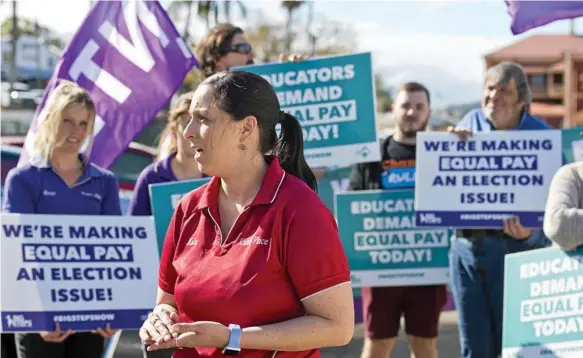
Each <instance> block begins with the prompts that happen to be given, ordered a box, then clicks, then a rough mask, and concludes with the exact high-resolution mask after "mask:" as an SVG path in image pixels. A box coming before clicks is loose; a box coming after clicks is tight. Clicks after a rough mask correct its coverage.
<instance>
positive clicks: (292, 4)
mask: <svg viewBox="0 0 583 358" xmlns="http://www.w3.org/2000/svg"><path fill="white" fill-rule="evenodd" d="M304 3H305V1H287V0H286V1H282V2H281V6H283V7H284V8H285V9H286V10H287V21H286V23H285V32H286V37H285V50H286V51H288V52H289V51H290V50H291V43H292V37H293V34H292V29H291V25H292V20H293V14H294V12H295V11H296V10H297V9H299V8H300V7H301V6H302V5H303V4H304Z"/></svg>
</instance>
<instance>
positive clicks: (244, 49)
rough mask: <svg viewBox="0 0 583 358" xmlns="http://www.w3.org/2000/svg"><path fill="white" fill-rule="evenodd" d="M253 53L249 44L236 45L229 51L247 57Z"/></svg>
mask: <svg viewBox="0 0 583 358" xmlns="http://www.w3.org/2000/svg"><path fill="white" fill-rule="evenodd" d="M251 51H253V47H252V46H251V44H248V43H240V44H235V45H233V46H231V49H230V50H229V52H236V53H242V54H245V55H247V54H249V53H251Z"/></svg>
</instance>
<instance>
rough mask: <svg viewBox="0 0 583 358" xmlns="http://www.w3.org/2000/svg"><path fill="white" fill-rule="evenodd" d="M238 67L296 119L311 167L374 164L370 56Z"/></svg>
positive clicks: (377, 157)
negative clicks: (267, 88) (260, 81)
mask: <svg viewBox="0 0 583 358" xmlns="http://www.w3.org/2000/svg"><path fill="white" fill-rule="evenodd" d="M240 69H241V70H243V71H249V72H253V73H256V74H258V75H260V76H262V77H263V78H265V79H266V80H267V81H268V82H269V83H270V84H271V86H272V87H273V88H274V90H275V92H276V95H277V98H278V100H279V104H280V107H281V108H282V110H284V111H285V112H288V113H290V114H292V115H293V116H295V117H296V118H297V119H298V121H299V122H300V124H301V125H302V131H303V137H304V145H305V153H304V154H305V155H306V159H307V160H308V164H310V165H311V166H349V165H351V164H354V163H358V162H363V161H373V160H380V151H379V148H378V138H377V133H376V110H375V98H374V81H373V74H372V58H371V54H370V53H362V54H351V55H340V56H331V57H324V58H316V59H310V60H306V61H301V62H297V63H291V62H287V63H277V64H267V65H258V66H246V67H242V68H240Z"/></svg>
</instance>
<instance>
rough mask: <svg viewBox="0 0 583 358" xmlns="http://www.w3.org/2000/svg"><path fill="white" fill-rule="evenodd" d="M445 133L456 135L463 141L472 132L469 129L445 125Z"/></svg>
mask: <svg viewBox="0 0 583 358" xmlns="http://www.w3.org/2000/svg"><path fill="white" fill-rule="evenodd" d="M447 133H451V134H455V135H457V136H458V137H459V138H460V140H461V141H462V142H465V141H466V140H468V138H469V137H471V136H472V135H473V134H474V133H472V131H471V130H470V129H461V128H456V127H453V126H449V127H447Z"/></svg>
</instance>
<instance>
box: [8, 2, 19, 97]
mask: <svg viewBox="0 0 583 358" xmlns="http://www.w3.org/2000/svg"><path fill="white" fill-rule="evenodd" d="M16 3H17V2H16V1H12V39H11V40H12V41H11V43H12V51H10V91H9V93H11V92H12V90H13V89H14V82H16V47H17V44H18V15H17V6H16Z"/></svg>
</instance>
